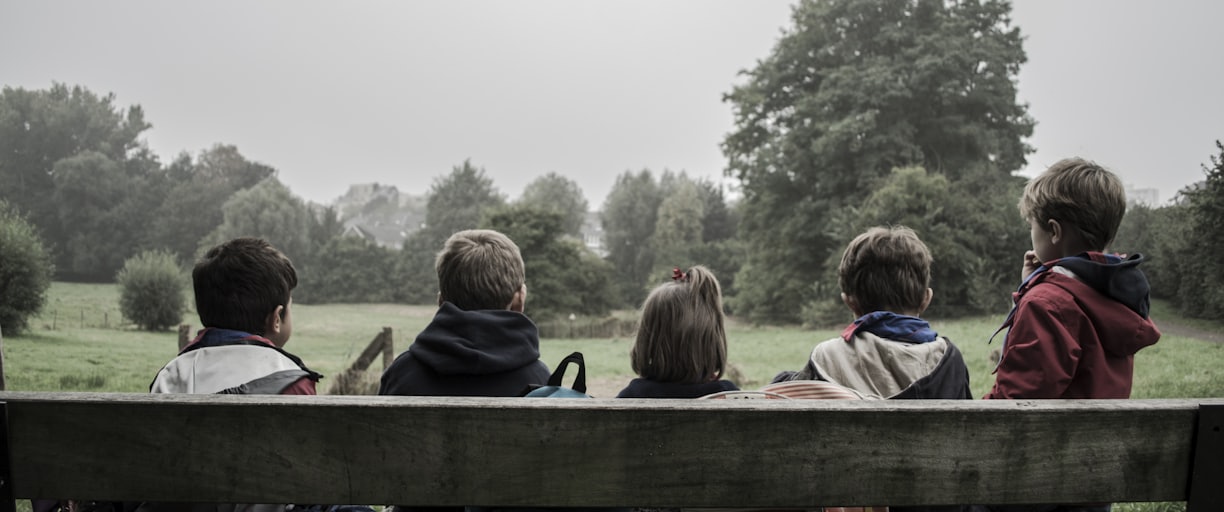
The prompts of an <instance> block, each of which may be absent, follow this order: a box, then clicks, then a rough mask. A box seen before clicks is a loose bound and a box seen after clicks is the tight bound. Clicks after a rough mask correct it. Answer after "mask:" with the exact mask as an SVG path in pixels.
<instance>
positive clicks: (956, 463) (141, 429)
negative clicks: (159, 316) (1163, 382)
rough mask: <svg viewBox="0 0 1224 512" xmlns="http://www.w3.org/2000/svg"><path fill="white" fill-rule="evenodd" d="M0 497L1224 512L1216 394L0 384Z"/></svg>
mask: <svg viewBox="0 0 1224 512" xmlns="http://www.w3.org/2000/svg"><path fill="white" fill-rule="evenodd" d="M0 414H2V415H3V421H0V428H2V429H3V430H4V432H0V434H2V435H0V439H2V440H4V441H5V442H4V451H3V453H0V458H2V459H3V460H2V461H0V462H2V465H0V479H2V481H0V502H3V503H4V504H3V505H0V506H3V507H4V510H13V509H14V506H15V500H18V499H28V498H34V497H60V498H67V497H75V498H81V497H89V498H92V499H98V500H115V501H118V500H132V501H136V500H153V501H211V502H236V503H345V504H391V503H398V504H412V505H505V506H558V507H570V506H648V505H649V506H660V507H736V508H743V507H753V508H780V507H788V508H803V507H814V506H819V505H826V506H832V505H872V504H881V505H924V504H926V505H933V504H955V503H996V504H1009V503H1048V502H1063V503H1072V502H1103V501H1112V502H1119V501H1120V502H1134V501H1187V502H1188V505H1189V510H1191V511H1193V512H1206V511H1220V510H1224V433H1222V432H1221V427H1222V426H1224V399H1206V400H1124V401H981V400H976V401H923V402H904V401H895V402H883V401H862V402H860V401H837V400H830V401H820V400H718V401H715V400H610V399H594V400H574V399H570V400H564V399H523V398H501V399H498V398H405V397H373V396H318V397H291V396H219V395H146V394H126V393H39V392H0Z"/></svg>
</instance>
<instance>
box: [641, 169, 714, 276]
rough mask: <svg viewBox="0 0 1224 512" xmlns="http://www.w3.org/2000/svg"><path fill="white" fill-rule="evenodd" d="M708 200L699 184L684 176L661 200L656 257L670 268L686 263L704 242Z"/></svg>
mask: <svg viewBox="0 0 1224 512" xmlns="http://www.w3.org/2000/svg"><path fill="white" fill-rule="evenodd" d="M704 217H705V203H704V202H703V201H702V197H701V195H700V193H699V192H698V188H697V184H696V183H694V182H693V181H692V180H690V179H688V178H687V177H684V178H683V179H679V180H676V181H675V182H674V183H673V185H672V187H670V189H668V190H667V193H666V194H665V195H664V197H663V200H662V201H660V203H659V210H658V213H657V214H656V219H655V229H654V235H653V236H654V243H653V245H654V247H655V248H656V249H655V252H656V259H657V260H658V261H659V263H660V264H661V265H662V266H664V267H667V268H671V267H673V266H682V267H687V266H689V265H690V260H691V259H692V250H693V249H695V248H697V247H699V246H701V244H702V234H703V233H704V230H703V228H702V225H701V221H702V219H703V218H704Z"/></svg>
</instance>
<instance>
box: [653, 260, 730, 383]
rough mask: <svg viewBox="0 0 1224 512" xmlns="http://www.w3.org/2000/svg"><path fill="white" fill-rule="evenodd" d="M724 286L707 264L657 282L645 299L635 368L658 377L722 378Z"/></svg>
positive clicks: (687, 379) (699, 380) (669, 379)
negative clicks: (659, 283)
mask: <svg viewBox="0 0 1224 512" xmlns="http://www.w3.org/2000/svg"><path fill="white" fill-rule="evenodd" d="M724 322H725V315H724V314H723V308H722V288H721V287H720V286H719V285H718V279H717V278H715V277H714V274H713V273H712V272H710V271H709V269H707V268H705V267H702V266H696V267H693V268H691V269H689V271H688V272H685V273H684V274H683V276H682V277H681V278H680V279H676V280H673V281H672V282H670V283H666V284H663V285H660V286H658V287H656V288H655V289H654V290H653V291H651V292H650V295H649V296H647V297H646V302H644V303H643V304H642V317H641V319H640V320H639V323H638V332H637V340H636V341H635V342H634V344H633V349H631V350H630V351H629V359H630V362H631V364H632V366H633V371H634V372H635V373H637V374H638V375H640V376H642V377H644V378H647V379H650V380H655V381H660V382H679V383H686V384H700V383H703V382H708V381H710V380H711V378H714V379H717V378H720V377H722V374H723V372H724V371H725V370H726V367H727V332H726V329H725V328H724V326H723V324H724Z"/></svg>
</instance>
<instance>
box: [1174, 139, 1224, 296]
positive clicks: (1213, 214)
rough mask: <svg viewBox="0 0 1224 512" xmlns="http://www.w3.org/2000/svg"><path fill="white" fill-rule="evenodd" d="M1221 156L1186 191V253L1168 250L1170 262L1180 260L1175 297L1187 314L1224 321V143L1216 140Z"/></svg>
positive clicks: (1215, 158)
mask: <svg viewBox="0 0 1224 512" xmlns="http://www.w3.org/2000/svg"><path fill="white" fill-rule="evenodd" d="M1216 148H1218V150H1219V151H1220V154H1219V155H1218V156H1216V155H1212V156H1211V166H1206V165H1204V166H1203V173H1204V174H1205V175H1206V179H1205V180H1204V181H1203V182H1201V183H1200V184H1198V185H1197V186H1194V187H1189V188H1187V189H1186V190H1183V191H1182V194H1183V195H1184V196H1185V198H1186V200H1187V201H1188V203H1189V210H1188V212H1187V213H1188V214H1189V219H1188V221H1189V222H1188V223H1187V224H1188V226H1187V228H1186V229H1187V231H1186V232H1185V234H1186V235H1189V236H1186V237H1185V238H1183V240H1186V242H1185V244H1184V246H1182V247H1180V248H1181V249H1182V251H1180V252H1173V250H1172V249H1175V248H1178V247H1177V246H1174V247H1173V248H1168V249H1166V250H1165V251H1166V253H1167V254H1169V258H1167V259H1168V260H1172V259H1174V258H1173V256H1176V259H1177V260H1178V261H1177V262H1176V263H1175V264H1174V265H1173V266H1174V267H1175V268H1176V269H1177V272H1178V274H1179V275H1180V276H1181V281H1180V283H1179V284H1178V287H1177V295H1176V296H1175V297H1173V300H1174V302H1175V303H1177V304H1178V306H1180V307H1181V308H1183V311H1184V312H1185V314H1186V315H1188V316H1192V317H1198V318H1224V261H1221V259H1220V254H1224V252H1222V251H1224V233H1221V232H1220V229H1219V228H1220V226H1221V225H1224V144H1222V143H1221V142H1219V141H1216Z"/></svg>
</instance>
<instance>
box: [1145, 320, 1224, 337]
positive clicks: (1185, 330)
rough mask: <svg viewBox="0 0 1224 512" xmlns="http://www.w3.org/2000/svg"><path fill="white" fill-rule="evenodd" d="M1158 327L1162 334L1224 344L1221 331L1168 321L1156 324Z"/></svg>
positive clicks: (1223, 334)
mask: <svg viewBox="0 0 1224 512" xmlns="http://www.w3.org/2000/svg"><path fill="white" fill-rule="evenodd" d="M1156 327H1157V328H1159V329H1160V332H1161V333H1162V334H1170V335H1173V336H1184V337H1187V338H1194V339H1196V340H1203V341H1210V342H1213V343H1224V332H1221V331H1211V330H1207V329H1202V328H1199V327H1194V326H1190V325H1186V324H1179V323H1176V322H1170V321H1167V320H1165V321H1158V322H1156Z"/></svg>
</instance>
